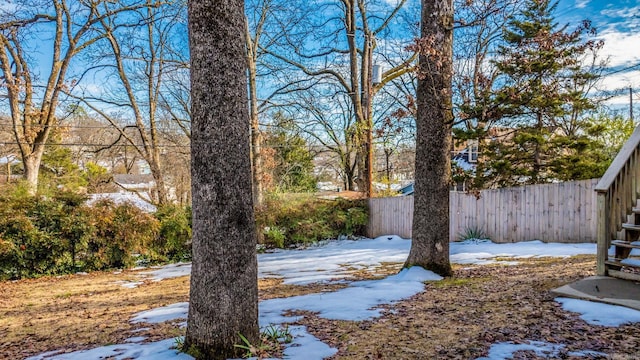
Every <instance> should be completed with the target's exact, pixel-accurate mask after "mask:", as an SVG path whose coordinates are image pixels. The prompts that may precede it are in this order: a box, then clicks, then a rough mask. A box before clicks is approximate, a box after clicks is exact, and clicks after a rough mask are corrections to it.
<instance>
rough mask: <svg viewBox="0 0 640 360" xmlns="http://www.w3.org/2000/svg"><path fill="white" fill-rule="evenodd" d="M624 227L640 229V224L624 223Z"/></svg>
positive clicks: (634, 229)
mask: <svg viewBox="0 0 640 360" xmlns="http://www.w3.org/2000/svg"><path fill="white" fill-rule="evenodd" d="M622 228H623V229H626V230H633V231H640V225H636V224H629V223H624V224H622Z"/></svg>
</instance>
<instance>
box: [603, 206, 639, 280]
mask: <svg viewBox="0 0 640 360" xmlns="http://www.w3.org/2000/svg"><path fill="white" fill-rule="evenodd" d="M621 227H622V229H621V230H620V231H618V232H617V236H616V237H617V239H615V240H612V241H611V246H613V249H614V253H613V254H611V253H609V254H608V256H607V259H606V260H605V266H606V270H607V275H608V276H612V277H617V278H622V279H627V280H634V281H640V258H638V257H635V256H631V254H632V251H633V249H639V250H636V251H635V252H634V255H636V256H638V255H640V200H636V206H635V207H633V208H632V213H631V214H630V215H628V216H627V222H625V223H622V226H621Z"/></svg>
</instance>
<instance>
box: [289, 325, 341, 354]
mask: <svg viewBox="0 0 640 360" xmlns="http://www.w3.org/2000/svg"><path fill="white" fill-rule="evenodd" d="M289 333H290V334H291V335H293V342H292V343H291V344H289V346H287V348H286V349H285V350H284V354H283V355H284V357H285V358H289V359H305V360H316V359H317V360H322V359H324V358H327V357H329V356H333V355H334V354H335V353H336V352H338V350H336V349H334V348H332V347H330V346H329V345H327V344H325V343H323V342H322V341H320V340H319V339H318V338H317V337H315V336H313V335H311V334H309V333H308V332H307V328H306V327H304V326H290V327H289Z"/></svg>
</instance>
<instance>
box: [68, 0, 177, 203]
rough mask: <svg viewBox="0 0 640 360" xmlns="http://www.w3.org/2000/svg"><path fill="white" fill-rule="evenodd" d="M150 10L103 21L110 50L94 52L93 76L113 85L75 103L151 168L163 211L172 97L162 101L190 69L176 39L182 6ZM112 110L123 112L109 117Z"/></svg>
mask: <svg viewBox="0 0 640 360" xmlns="http://www.w3.org/2000/svg"><path fill="white" fill-rule="evenodd" d="M146 5H147V6H146V7H145V8H144V9H142V10H140V11H138V12H136V13H135V14H129V15H128V16H126V17H117V16H113V17H111V18H108V19H103V20H102V21H100V28H99V29H98V31H100V33H101V34H102V36H103V37H104V38H105V39H106V41H107V43H108V46H107V47H103V48H102V49H101V50H98V49H95V52H94V53H93V54H92V59H93V60H94V61H95V65H94V67H93V68H92V71H94V72H95V71H100V72H102V73H103V74H106V76H109V77H110V78H111V79H113V81H111V82H109V83H107V84H105V86H104V89H105V90H104V91H102V92H100V93H91V92H89V93H84V94H82V95H81V96H77V98H79V99H81V100H82V101H83V103H84V104H85V105H86V106H88V107H90V108H91V109H92V110H93V111H94V112H95V113H97V114H99V116H101V117H102V118H103V119H105V120H106V121H107V122H109V123H110V124H111V125H112V126H113V127H114V128H115V129H117V130H118V133H119V134H118V138H117V139H116V140H117V141H119V140H120V139H122V140H124V141H126V142H128V143H129V145H131V147H132V149H134V150H135V151H137V152H138V154H139V155H140V157H141V158H143V159H144V160H145V161H146V162H147V163H148V164H149V168H150V170H151V174H152V176H153V178H154V181H155V184H156V187H155V196H154V200H155V202H156V203H157V204H159V205H162V204H165V203H167V202H168V201H169V200H168V186H167V185H168V184H167V182H166V171H165V169H164V166H163V161H162V160H163V155H164V153H165V152H166V144H164V141H163V138H162V136H161V135H162V134H161V132H160V130H161V129H160V123H161V121H162V120H163V119H162V116H164V115H165V112H163V110H165V109H166V108H167V107H166V106H165V107H162V104H163V102H166V101H167V97H168V95H164V91H165V85H164V81H165V78H166V77H168V75H169V74H171V73H174V72H175V71H178V70H179V69H184V68H185V67H186V66H185V64H184V56H183V55H182V53H183V52H186V49H180V48H179V46H180V43H179V42H178V41H176V39H175V37H176V36H177V35H178V34H179V32H180V30H181V29H182V27H181V25H183V23H184V22H181V21H180V20H181V19H183V18H184V15H183V14H182V13H183V11H184V7H183V5H184V3H183V2H182V1H179V0H178V1H168V2H166V3H164V4H163V5H162V6H153V3H152V0H146ZM123 24H126V26H123ZM171 84H175V83H171ZM169 94H171V93H169ZM114 106H115V107H117V108H118V109H119V110H120V111H119V112H110V111H108V109H109V108H111V107H114ZM174 114H175V113H174ZM123 118H124V119H131V121H127V120H125V121H122V119H123ZM176 121H180V120H176ZM180 124H182V123H180ZM114 144H115V142H114ZM185 145H186V144H185Z"/></svg>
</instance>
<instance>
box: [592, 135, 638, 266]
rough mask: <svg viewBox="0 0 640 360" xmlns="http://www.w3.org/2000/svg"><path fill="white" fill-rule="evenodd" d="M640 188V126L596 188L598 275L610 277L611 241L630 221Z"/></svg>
mask: <svg viewBox="0 0 640 360" xmlns="http://www.w3.org/2000/svg"><path fill="white" fill-rule="evenodd" d="M639 187H640V126H638V127H636V128H635V130H634V131H633V134H631V137H630V138H629V140H627V142H626V143H625V144H624V145H623V146H622V149H621V150H620V152H618V155H616V157H615V159H614V160H613V162H612V163H611V165H610V166H609V168H608V169H607V171H606V172H605V174H604V175H603V176H602V178H601V179H600V181H599V182H598V185H596V188H595V191H596V192H597V206H598V207H597V215H596V219H597V221H598V232H597V240H598V255H597V271H598V275H602V276H605V275H607V268H606V264H605V262H606V261H607V257H608V251H609V247H610V246H611V240H612V239H616V238H617V232H618V231H620V230H622V223H623V222H626V221H627V220H626V219H627V215H628V214H630V213H631V210H632V208H633V206H634V205H635V204H636V200H637V199H638V192H639V191H640V188H639ZM622 240H625V239H622Z"/></svg>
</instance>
